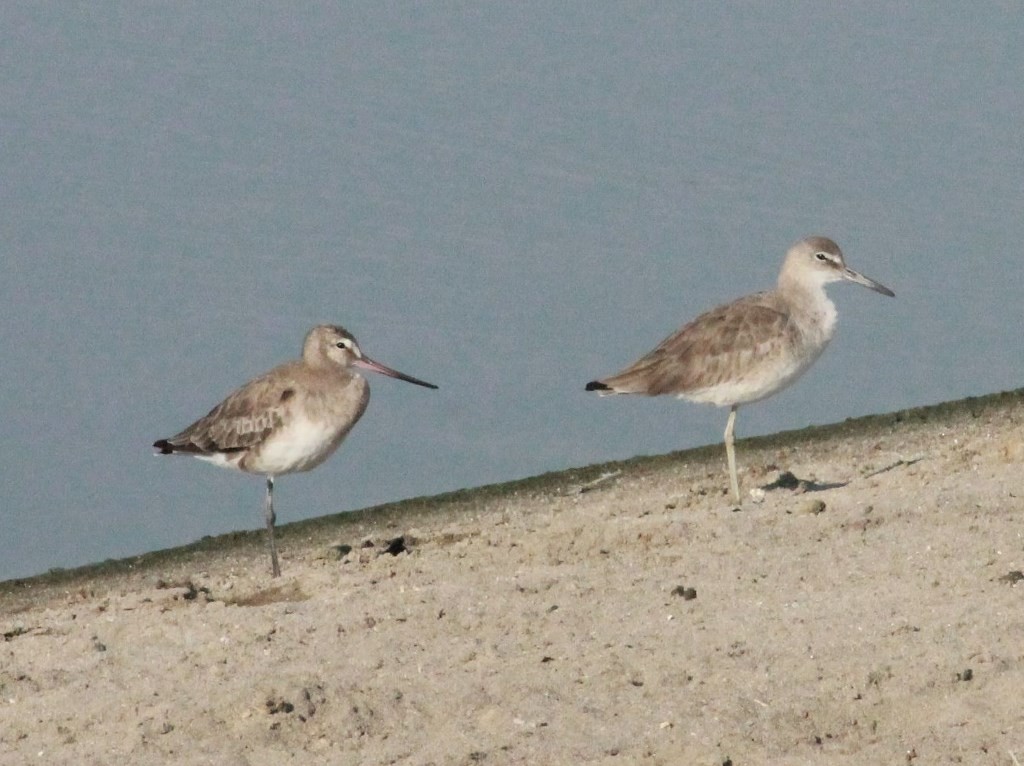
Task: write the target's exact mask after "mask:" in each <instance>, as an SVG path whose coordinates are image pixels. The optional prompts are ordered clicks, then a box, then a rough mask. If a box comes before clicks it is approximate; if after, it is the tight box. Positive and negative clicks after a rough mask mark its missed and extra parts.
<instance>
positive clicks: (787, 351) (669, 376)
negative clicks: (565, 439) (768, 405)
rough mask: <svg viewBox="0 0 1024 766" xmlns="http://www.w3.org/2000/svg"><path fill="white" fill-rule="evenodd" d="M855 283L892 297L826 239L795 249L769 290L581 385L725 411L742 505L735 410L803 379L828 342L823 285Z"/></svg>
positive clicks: (831, 320)
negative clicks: (673, 398)
mask: <svg viewBox="0 0 1024 766" xmlns="http://www.w3.org/2000/svg"><path fill="white" fill-rule="evenodd" d="M843 280H846V281H849V282H854V283H856V284H858V285H863V286H864V287H868V288H870V289H872V290H874V291H875V292H878V293H881V294H882V295H888V296H889V297H894V296H895V293H893V291H892V290H890V289H889V288H888V287H885V286H884V285H882V284H879V283H878V282H876V281H875V280H873V279H868V278H867V277H865V276H864V275H863V274H858V273H857V272H856V271H854V270H853V269H851V268H849V267H848V266H847V265H846V263H845V261H844V260H843V253H842V251H840V249H839V246H838V245H837V244H836V243H835V242H833V241H832V240H831V239H827V238H825V237H807V238H806V239H802V240H800V241H799V242H797V243H796V244H794V245H793V246H792V247H791V248H790V249H789V252H787V253H786V259H785V261H783V264H782V271H781V272H779V279H778V283H777V284H776V287H775V289H774V290H767V291H765V292H761V293H754V294H753V295H747V296H745V297H743V298H739V299H738V300H735V301H733V302H732V303H726V304H723V305H721V306H718V307H717V308H714V309H711V310H710V311H708V312H706V313H704V314H701V315H700V316H699V317H697V318H696V319H694V320H693V321H692V322H690V323H689V324H687V325H685V326H684V327H682V328H681V329H680V330H678V331H676V332H675V333H673V334H672V335H670V336H668V337H667V338H665V340H663V341H662V342H661V344H660V345H658V347H657V348H655V349H654V350H653V351H651V352H650V353H649V354H647V355H646V356H644V357H642V358H640V359H639V360H637V361H636V362H634V363H633V364H631V365H630V366H629V367H627V368H626V369H624V370H622V372H619V373H616V374H615V375H612V376H611V377H608V378H603V379H601V380H593V381H591V382H590V383H587V386H586V390H587V391H597V392H599V393H600V394H601V395H609V394H643V395H645V396H657V395H659V394H671V395H673V396H676V397H678V398H680V399H688V400H690V401H693V402H704V403H708V404H714V405H716V406H718V407H726V406H727V407H729V419H728V421H727V422H726V426H725V455H726V461H727V462H728V464H729V483H730V488H731V489H732V493H733V495H734V496H735V498H736V501H737V502H740V500H741V498H740V487H739V479H738V478H737V476H736V451H735V448H734V442H733V430H734V428H735V425H736V410H738V409H739V406H740V405H741V404H749V403H750V402H756V401H759V400H761V399H764V398H766V397H769V396H771V395H772V394H774V393H776V392H777V391H780V390H781V389H783V388H785V387H786V386H788V385H789V384H790V383H792V382H793V381H795V380H796V379H797V378H799V377H800V376H801V375H803V374H804V373H805V372H806V371H807V368H808V367H810V366H811V365H812V364H813V363H814V360H815V359H817V358H818V357H819V356H820V355H821V352H822V351H824V350H825V346H827V345H828V342H829V341H830V340H831V339H832V335H833V333H834V332H835V326H836V307H835V305H833V303H832V301H831V300H829V298H828V295H827V294H826V293H825V285H827V284H829V283H830V282H839V281H843Z"/></svg>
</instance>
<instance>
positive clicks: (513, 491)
mask: <svg viewBox="0 0 1024 766" xmlns="http://www.w3.org/2000/svg"><path fill="white" fill-rule="evenodd" d="M1022 405H1024V388H1018V389H1016V390H1013V391H1004V392H1000V393H995V394H988V395H986V396H975V397H968V398H965V399H957V400H955V401H950V402H942V403H940V404H933V405H928V406H924V407H915V408H912V409H906V410H898V411H896V412H890V413H885V414H882V415H866V416H863V417H859V418H850V419H848V420H845V421H842V422H840V423H831V424H828V425H823V426H808V427H805V428H800V429H797V430H793V431H781V432H779V433H776V434H770V435H767V436H756V437H751V438H746V439H741V440H738V442H737V444H738V445H742V447H741V449H743V450H745V451H751V450H767V449H779V448H784V447H790V446H793V445H796V444H805V445H806V444H809V443H810V444H813V443H814V442H818V441H823V440H829V439H834V438H853V437H859V436H864V435H869V434H872V433H879V432H881V431H885V430H888V431H892V430H894V429H902V428H907V427H913V426H915V425H923V424H926V423H929V422H934V421H936V420H945V419H956V418H964V417H971V418H976V417H980V416H982V415H985V414H988V413H991V412H995V411H999V410H1005V409H1009V408H1013V407H1019V406H1022ZM721 449H722V446H721V444H719V443H715V444H709V445H706V446H703V447H696V448H693V449H687V450H681V451H677V452H670V453H667V454H664V455H653V456H638V457H634V458H631V459H629V460H620V461H613V462H610V463H601V464H597V465H590V466H585V467H581V468H569V469H565V470H561V471H552V472H549V473H544V474H540V475H538V476H531V477H529V478H525V479H516V480H513V481H507V482H503V483H501V484H488V485H485V486H482V487H474V488H471V489H460V490H456V491H454V492H446V493H444V494H441V495H433V496H430V497H415V498H411V499H408V500H401V501H398V502H393V503H385V504H384V505H377V506H373V507H372V508H363V509H361V510H355V511H342V512H340V513H333V514H328V515H326V516H320V517H317V518H313V519H306V520H303V521H296V522H292V523H290V524H284V525H282V526H280V527H278V529H277V531H278V535H279V538H278V539H279V541H280V540H284V541H285V542H287V540H288V539H289V538H291V539H299V538H304V537H307V536H309V535H311V534H324V533H326V532H328V531H331V532H333V533H334V534H336V535H337V536H344V533H345V531H346V530H347V529H349V528H353V533H354V531H355V530H354V528H355V527H357V526H358V525H361V524H365V523H373V524H375V525H378V526H380V527H384V526H385V525H387V524H388V523H389V522H399V521H400V522H401V523H402V524H403V525H412V524H414V523H415V521H416V519H417V517H421V516H428V515H442V514H447V515H449V516H451V517H452V518H455V517H457V516H458V515H460V514H463V513H471V512H473V511H475V510H478V509H479V506H480V505H481V504H482V503H485V502H488V501H492V500H495V499H498V498H501V497H504V496H522V495H543V494H546V493H550V492H551V491H552V490H564V488H565V487H566V486H567V485H568V486H572V485H580V484H584V483H586V482H588V481H591V480H593V479H595V478H597V477H598V476H600V475H601V474H602V473H605V472H609V471H622V472H623V473H626V474H629V473H636V472H644V471H655V470H659V469H663V468H665V467H668V466H670V465H674V464H679V463H698V464H699V463H706V462H709V461H718V460H719V459H720V457H721V455H720V452H721ZM263 535H264V530H263V529H262V528H259V529H254V530H249V531H239V532H228V533H226V534H222V535H217V536H216V537H204V538H202V539H201V540H198V541H196V542H194V543H190V544H188V545H183V546H178V547H175V548H167V549H164V550H159V551H153V552H150V553H144V554H141V555H137V556H129V557H127V558H123V559H108V560H106V561H103V562H100V563H97V564H86V565H84V566H80V567H75V568H74V569H52V570H50V571H49V572H46V573H44V574H41V575H36V576H33V577H24V578H16V579H13V580H6V581H2V582H0V597H2V596H6V595H12V596H14V595H19V594H20V595H26V594H25V591H26V590H33V589H35V588H38V587H45V588H47V589H49V588H53V587H59V586H61V585H63V584H69V585H70V584H75V583H81V582H83V581H90V580H98V579H106V578H112V577H117V576H120V575H125V574H129V573H132V574H136V575H138V574H139V573H140V571H142V570H147V569H151V568H152V569H156V568H158V567H159V566H160V565H161V564H171V563H180V561H181V560H183V559H184V558H187V557H189V556H191V555H192V554H195V553H199V552H204V551H217V550H222V551H226V550H230V549H232V548H233V547H243V546H252V545H258V546H262V545H263ZM0 616H2V615H0Z"/></svg>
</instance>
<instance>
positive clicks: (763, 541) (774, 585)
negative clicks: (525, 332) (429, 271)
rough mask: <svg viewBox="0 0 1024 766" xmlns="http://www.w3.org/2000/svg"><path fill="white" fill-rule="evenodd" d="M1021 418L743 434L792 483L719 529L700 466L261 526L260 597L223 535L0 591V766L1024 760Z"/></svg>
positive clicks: (941, 413) (963, 412)
mask: <svg viewBox="0 0 1024 766" xmlns="http://www.w3.org/2000/svg"><path fill="white" fill-rule="evenodd" d="M1022 419H1024V390H1022V391H1017V392H1012V393H1007V394H999V395H994V396H990V397H985V398H982V399H972V400H967V401H964V402H958V403H953V404H948V405H940V406H938V407H933V408H926V409H922V410H913V411H907V412H902V413H894V414H890V415H880V416H874V417H871V418H864V419H860V420H856V421H849V422H847V423H843V424H838V425H836V426H829V427H825V428H817V429H806V430H803V431H798V432H792V433H787V434H781V435H778V436H774V437H768V438H763V439H756V440H744V441H741V442H740V443H739V445H738V455H739V462H740V466H741V477H740V478H741V482H742V484H743V486H744V491H745V492H746V491H749V490H750V489H752V488H755V487H759V486H765V485H771V483H772V482H775V480H776V479H778V478H779V476H780V474H782V473H783V472H790V473H791V474H792V475H793V476H795V477H796V478H797V479H798V480H799V483H797V484H796V486H795V487H794V486H792V485H793V484H794V482H792V481H786V480H784V481H782V482H781V484H782V485H783V486H779V487H775V488H769V489H765V490H764V491H763V494H762V493H758V494H759V495H760V497H758V498H756V499H746V500H745V501H744V503H743V504H742V507H741V508H737V506H736V505H735V504H734V503H732V502H730V500H729V498H728V496H727V495H726V493H725V489H726V486H727V478H726V476H725V472H724V455H723V452H722V449H721V447H720V446H718V445H715V446H714V447H710V448H705V449H701V450H694V451H689V452H685V453H676V454H673V455H667V456H663V457H656V458H642V459H637V460H633V461H629V462H627V463H622V464H615V465H608V466H592V467H589V468H585V469H580V470H576V471H569V472H566V473H562V474H551V475H547V476H542V477H538V478H536V479H531V480H527V481H523V482H516V483H513V484H508V485H503V486H500V487H485V488H482V489H479V490H470V491H465V492H460V493H456V494H454V495H447V496H444V497H440V498H422V499H417V500H412V501H408V502H405V503H400V504H395V505H390V506H386V507H383V508H379V509H374V510H373V511H372V512H360V513H356V514H349V515H344V516H333V517H329V518H324V519H318V520H314V521H310V522H304V523H300V524H293V525H290V526H285V527H282V529H281V534H280V547H281V551H282V562H281V563H282V568H283V571H284V576H283V577H282V578H280V579H279V580H278V581H273V580H271V578H270V577H269V574H268V568H269V567H268V561H267V557H266V552H265V550H264V548H263V547H262V538H261V537H260V535H259V533H240V534H235V535H228V536H225V537H221V538H214V539H208V540H204V541H201V542H200V543H197V544H196V545H193V546H189V547H186V548H181V549H176V550H172V551H163V552H159V553H154V554H148V555H146V556H141V557H138V558H135V559H130V560H125V561H121V562H108V563H106V564H103V565H100V566H96V567H89V568H83V569H79V570H73V571H67V572H56V573H52V574H50V575H47V576H44V577H39V578H34V579H30V580H19V581H10V582H6V583H0V633H2V635H3V642H2V643H0V763H2V764H4V766H6V765H7V764H37V763H38V764H65V763H66V764H115V763H116V764H127V763H130V764H149V763H174V764H218V765H220V764H226V765H228V766H243V765H246V764H254V765H255V764H282V763H296V764H298V763H302V764H316V763H331V764H390V763H409V764H581V763H601V764H632V763H638V764H708V765H709V766H712V765H713V766H721V765H722V764H733V766H744V765H746V764H831V763H838V764H908V763H909V764H945V763H963V764H1007V765H1009V766H1013V765H1014V764H1015V763H1017V762H1018V761H1019V762H1020V763H1024V584H1015V581H1016V579H1018V577H1021V575H1020V572H1021V570H1024V500H1022V495H1024V429H1022V427H1021V421H1022ZM612 472H617V473H615V475H614V476H606V474H608V473H612ZM602 477H604V478H602ZM581 490H582V491H581ZM396 538H402V543H401V544H399V543H397V542H394V541H395V540H396ZM389 543H390V544H391V552H388V550H387V549H388V547H389ZM403 547H404V550H403V549H402V548H403ZM1015 573H1016V574H1015Z"/></svg>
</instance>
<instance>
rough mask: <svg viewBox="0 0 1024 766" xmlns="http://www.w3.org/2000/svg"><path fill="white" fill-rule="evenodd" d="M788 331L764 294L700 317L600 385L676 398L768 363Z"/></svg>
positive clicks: (785, 319)
mask: <svg viewBox="0 0 1024 766" xmlns="http://www.w3.org/2000/svg"><path fill="white" fill-rule="evenodd" d="M790 332H795V330H794V329H793V328H792V327H791V326H790V325H789V317H788V315H787V314H786V313H785V312H784V311H782V310H781V308H780V307H776V306H775V305H772V302H771V301H770V298H768V296H766V295H765V294H763V293H758V294H756V295H750V296H747V297H746V298H741V299H740V300H738V301H735V302H733V303H729V304H726V305H724V306H719V307H718V308H714V309H712V310H711V311H708V312H706V313H704V314H701V315H700V316H699V317H697V318H696V319H694V320H693V321H692V322H690V323H689V324H687V325H686V326H685V327H683V328H682V329H681V330H679V331H678V332H676V333H674V334H672V335H670V336H669V337H667V338H665V340H663V341H662V342H661V343H660V344H659V345H658V347H657V348H656V349H654V350H653V351H651V352H650V353H649V354H647V355H646V356H644V357H643V358H641V359H639V360H637V361H636V362H634V363H633V364H632V365H630V366H629V367H627V368H626V369H625V370H623V371H622V372H620V373H618V374H616V375H613V376H611V377H609V378H604V379H603V380H601V381H600V382H601V383H603V384H605V385H607V386H608V387H609V388H610V389H611V391H612V392H614V393H620V394H646V395H648V396H657V395H658V394H681V393H685V392H688V391H697V390H700V389H703V388H708V387H711V386H714V385H717V384H720V383H724V382H726V381H728V380H731V379H732V378H733V376H734V371H735V369H737V367H738V366H739V365H740V364H742V365H743V366H744V367H745V368H747V369H748V370H749V369H751V368H756V367H757V365H758V361H759V360H761V359H767V357H768V356H769V355H770V353H771V350H772V349H773V348H774V347H775V346H776V345H777V344H778V343H780V342H781V341H782V339H783V338H785V337H786V335H787V334H788V333H790Z"/></svg>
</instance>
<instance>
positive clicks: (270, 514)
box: [265, 476, 281, 577]
mask: <svg viewBox="0 0 1024 766" xmlns="http://www.w3.org/2000/svg"><path fill="white" fill-rule="evenodd" d="M265 514H266V518H267V547H268V548H270V573H271V575H272V576H274V577H280V576H281V567H280V565H279V564H278V563H277V545H276V544H275V543H274V521H275V516H274V477H273V476H268V477H267V507H266V511H265Z"/></svg>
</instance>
